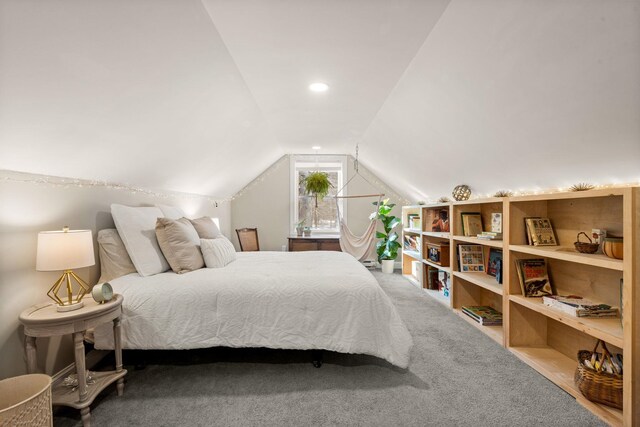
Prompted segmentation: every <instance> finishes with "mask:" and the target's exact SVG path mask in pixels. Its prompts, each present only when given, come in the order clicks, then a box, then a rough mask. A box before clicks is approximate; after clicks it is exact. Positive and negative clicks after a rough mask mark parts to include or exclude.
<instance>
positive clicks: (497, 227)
mask: <svg viewBox="0 0 640 427" xmlns="http://www.w3.org/2000/svg"><path fill="white" fill-rule="evenodd" d="M491 231H492V232H493V233H500V234H502V212H493V213H492V214H491Z"/></svg>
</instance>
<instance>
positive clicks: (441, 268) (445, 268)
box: [422, 259, 451, 274]
mask: <svg viewBox="0 0 640 427" xmlns="http://www.w3.org/2000/svg"><path fill="white" fill-rule="evenodd" d="M422 262H423V263H425V264H426V265H428V266H430V267H433V268H437V269H438V270H442V271H446V272H447V273H449V274H451V267H442V266H441V265H438V264H436V263H435V262H433V261H431V260H428V259H423V260H422Z"/></svg>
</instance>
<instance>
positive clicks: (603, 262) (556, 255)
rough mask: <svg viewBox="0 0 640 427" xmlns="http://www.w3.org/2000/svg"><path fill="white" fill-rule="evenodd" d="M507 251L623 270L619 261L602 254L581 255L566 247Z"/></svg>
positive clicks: (522, 247) (526, 247)
mask: <svg viewBox="0 0 640 427" xmlns="http://www.w3.org/2000/svg"><path fill="white" fill-rule="evenodd" d="M509 250H511V251H514V252H519V253H523V254H528V255H536V256H540V257H545V258H553V259H558V260H561V261H569V262H575V263H577V264H587V265H593V266H595V267H602V268H608V269H611V270H618V271H622V270H623V269H624V263H623V261H622V260H621V259H612V258H609V257H608V256H606V255H602V254H581V253H580V252H577V251H576V250H575V249H573V248H572V247H568V246H529V245H509Z"/></svg>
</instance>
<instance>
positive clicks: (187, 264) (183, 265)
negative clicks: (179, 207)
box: [156, 218, 204, 274]
mask: <svg viewBox="0 0 640 427" xmlns="http://www.w3.org/2000/svg"><path fill="white" fill-rule="evenodd" d="M156 236H157V238H158V244H159V245H160V249H162V253H163V254H164V256H165V258H166V259H167V261H168V262H169V265H170V266H171V269H172V270H173V271H175V272H176V273H178V274H181V273H186V272H188V271H193V270H198V269H200V268H202V267H204V260H203V259H202V253H201V252H200V247H199V246H200V238H199V237H198V233H197V232H196V229H195V228H193V225H191V222H190V221H189V220H188V219H187V218H180V219H169V218H158V219H157V221H156Z"/></svg>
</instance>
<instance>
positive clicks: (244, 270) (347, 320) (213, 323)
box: [94, 251, 413, 368]
mask: <svg viewBox="0 0 640 427" xmlns="http://www.w3.org/2000/svg"><path fill="white" fill-rule="evenodd" d="M110 283H111V285H112V286H113V289H114V292H116V293H119V294H122V295H123V296H124V303H123V316H122V345H123V348H125V349H195V348H208V347H216V346H223V347H267V348H275V349H300V350H332V351H336V352H340V353H352V354H367V355H372V356H376V357H379V358H381V359H384V360H386V361H388V362H389V363H391V364H393V365H396V366H399V367H401V368H406V367H407V366H408V365H409V354H410V350H411V347H412V345H413V341H412V338H411V335H410V334H409V331H408V330H407V328H406V326H405V325H404V323H403V321H402V320H401V319H400V317H399V315H398V313H397V311H396V309H395V307H394V306H393V304H392V303H391V301H390V299H389V297H388V296H387V295H386V294H385V292H384V291H383V290H382V289H381V288H380V286H379V285H378V283H377V281H376V279H375V278H374V277H373V275H372V274H371V273H370V272H369V271H367V269H366V268H364V267H363V266H362V265H361V264H360V263H359V262H358V261H356V259H355V258H353V257H352V256H351V255H348V254H345V253H341V252H324V251H318V252H240V253H238V254H237V259H236V261H234V262H232V263H230V264H229V265H227V266H225V267H224V268H202V269H199V270H196V271H192V272H189V273H186V274H176V273H173V272H165V273H160V274H156V275H152V276H148V277H142V276H141V275H139V274H137V273H131V274H127V275H125V276H123V277H119V278H117V279H114V280H112V281H111V282H110ZM94 339H95V347H96V348H98V349H112V348H113V334H112V332H111V329H110V327H109V325H103V326H102V327H99V328H97V329H96V330H95V335H94Z"/></svg>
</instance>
